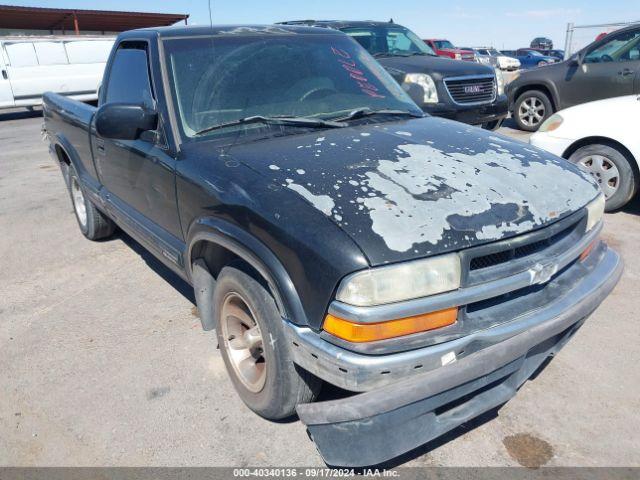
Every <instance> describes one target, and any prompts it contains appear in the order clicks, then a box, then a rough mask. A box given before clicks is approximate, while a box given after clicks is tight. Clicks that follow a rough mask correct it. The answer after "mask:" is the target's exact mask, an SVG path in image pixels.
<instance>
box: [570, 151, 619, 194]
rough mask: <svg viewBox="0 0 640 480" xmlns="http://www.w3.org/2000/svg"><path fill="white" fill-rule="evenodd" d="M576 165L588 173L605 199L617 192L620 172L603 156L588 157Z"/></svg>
mask: <svg viewBox="0 0 640 480" xmlns="http://www.w3.org/2000/svg"><path fill="white" fill-rule="evenodd" d="M578 164H579V165H580V167H581V168H582V169H584V170H585V171H587V172H589V173H590V174H591V176H592V177H593V178H595V179H596V181H597V182H598V183H599V184H600V188H601V189H602V192H603V193H604V196H605V198H610V197H611V196H612V195H613V194H615V193H616V192H617V191H618V187H619V186H620V171H619V170H618V167H616V165H615V163H613V162H612V161H611V159H609V158H607V157H605V156H604V155H589V156H587V157H584V158H581V159H580V160H579V161H578Z"/></svg>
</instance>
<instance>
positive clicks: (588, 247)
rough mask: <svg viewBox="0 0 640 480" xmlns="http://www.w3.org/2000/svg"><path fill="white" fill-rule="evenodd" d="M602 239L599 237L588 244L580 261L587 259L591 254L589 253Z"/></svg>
mask: <svg viewBox="0 0 640 480" xmlns="http://www.w3.org/2000/svg"><path fill="white" fill-rule="evenodd" d="M599 241H600V240H599V239H597V238H596V239H595V240H594V241H593V242H591V243H590V244H589V246H587V248H585V249H584V250H583V251H582V253H581V254H580V261H581V262H582V261H584V260H586V258H587V257H588V256H589V254H590V253H591V252H592V251H593V249H594V248H595V246H596V245H597V244H598V242H599Z"/></svg>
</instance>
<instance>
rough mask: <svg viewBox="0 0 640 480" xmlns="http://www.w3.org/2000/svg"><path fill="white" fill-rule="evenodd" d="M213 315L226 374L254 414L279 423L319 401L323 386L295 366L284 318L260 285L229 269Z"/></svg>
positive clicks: (219, 283) (218, 290) (223, 275)
mask: <svg viewBox="0 0 640 480" xmlns="http://www.w3.org/2000/svg"><path fill="white" fill-rule="evenodd" d="M214 311H215V312H216V318H215V321H216V334H217V336H218V344H219V345H220V351H221V353H222V358H223V360H224V363H225V366H226V368H227V372H228V373H229V376H230V377H231V381H232V383H233V386H234V387H235V389H236V391H237V392H238V394H239V395H240V398H241V399H242V401H243V402H244V403H245V404H246V405H247V406H248V407H249V408H250V409H251V410H253V411H254V412H256V413H257V414H258V415H260V416H262V417H265V418H268V419H271V420H279V419H282V418H286V417H289V416H291V415H293V414H294V413H295V407H296V405H298V404H300V403H307V402H311V401H313V400H314V399H315V398H316V396H317V395H318V393H319V391H320V387H321V381H320V379H318V378H317V377H315V376H314V375H312V374H310V373H309V372H307V371H305V370H303V369H301V368H299V367H298V366H297V365H295V364H294V363H293V361H292V359H291V353H290V350H289V346H288V342H287V340H286V338H285V334H284V331H283V327H282V318H281V317H280V313H279V312H278V308H277V307H276V304H275V301H274V300H273V297H272V296H271V295H270V293H269V292H268V291H267V289H266V288H265V287H264V286H263V285H262V284H260V283H259V282H258V281H257V280H256V279H254V278H253V277H252V276H251V275H249V274H248V273H245V272H244V271H241V270H239V269H236V268H233V267H225V268H224V269H222V272H221V273H220V275H219V276H218V280H217V282H216V288H215V292H214Z"/></svg>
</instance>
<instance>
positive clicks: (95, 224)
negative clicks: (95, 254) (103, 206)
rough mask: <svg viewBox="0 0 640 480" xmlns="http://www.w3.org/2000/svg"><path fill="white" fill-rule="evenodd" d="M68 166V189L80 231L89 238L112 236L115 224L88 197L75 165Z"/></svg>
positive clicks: (98, 238) (99, 238) (96, 238)
mask: <svg viewBox="0 0 640 480" xmlns="http://www.w3.org/2000/svg"><path fill="white" fill-rule="evenodd" d="M67 168H68V170H67V172H68V175H67V178H68V180H67V189H68V191H69V196H70V197H71V205H72V206H73V212H74V213H75V215H76V220H77V221H78V226H79V227H80V231H81V232H82V234H83V235H84V236H85V237H87V238H88V239H89V240H101V239H103V238H107V237H110V236H111V235H112V234H113V232H114V231H115V224H114V223H113V221H112V220H111V219H110V218H108V217H107V216H106V215H105V214H104V213H102V212H101V211H100V210H98V209H97V208H96V206H95V205H94V204H93V202H91V200H89V199H88V198H87V196H86V195H85V193H84V189H83V188H82V185H81V183H80V178H79V177H78V172H77V171H76V169H75V167H74V166H73V165H69V167H67ZM63 172H64V170H63ZM63 174H64V173H63Z"/></svg>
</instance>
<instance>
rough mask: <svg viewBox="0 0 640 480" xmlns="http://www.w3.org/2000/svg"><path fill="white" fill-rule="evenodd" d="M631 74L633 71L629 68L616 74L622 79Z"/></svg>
mask: <svg viewBox="0 0 640 480" xmlns="http://www.w3.org/2000/svg"><path fill="white" fill-rule="evenodd" d="M632 73H633V70H631V69H629V68H624V69H622V70H621V71H619V72H618V75H622V76H623V77H626V76H627V75H631V74H632Z"/></svg>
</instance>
